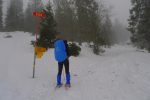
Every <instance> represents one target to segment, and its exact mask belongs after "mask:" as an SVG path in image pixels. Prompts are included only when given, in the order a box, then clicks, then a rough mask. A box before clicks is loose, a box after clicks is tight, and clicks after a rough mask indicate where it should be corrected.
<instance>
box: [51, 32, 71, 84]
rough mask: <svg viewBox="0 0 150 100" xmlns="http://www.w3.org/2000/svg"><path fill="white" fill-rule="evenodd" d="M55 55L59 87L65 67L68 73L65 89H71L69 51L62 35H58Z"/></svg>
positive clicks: (55, 43)
mask: <svg viewBox="0 0 150 100" xmlns="http://www.w3.org/2000/svg"><path fill="white" fill-rule="evenodd" d="M54 54H55V59H56V61H57V62H58V74H57V86H56V87H61V86H62V82H61V75H62V70H63V66H64V67H65V72H66V84H65V87H71V84H70V72H69V51H68V44H67V40H64V39H63V38H62V34H61V33H57V34H56V40H55V41H54Z"/></svg>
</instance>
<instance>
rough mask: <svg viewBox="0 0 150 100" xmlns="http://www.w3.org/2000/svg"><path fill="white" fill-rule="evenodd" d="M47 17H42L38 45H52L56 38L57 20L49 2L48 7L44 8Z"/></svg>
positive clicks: (46, 46)
mask: <svg viewBox="0 0 150 100" xmlns="http://www.w3.org/2000/svg"><path fill="white" fill-rule="evenodd" d="M43 13H44V14H46V17H43V18H41V23H40V32H39V39H38V43H37V44H38V46H40V47H45V48H49V47H52V42H53V40H54V39H55V33H56V22H55V20H54V15H53V10H52V7H51V3H50V2H49V3H48V4H47V6H46V8H44V9H43Z"/></svg>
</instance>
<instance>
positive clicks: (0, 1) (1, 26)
mask: <svg viewBox="0 0 150 100" xmlns="http://www.w3.org/2000/svg"><path fill="white" fill-rule="evenodd" d="M2 2H3V1H2V0H0V31H2V30H3V21H2V15H3V14H2Z"/></svg>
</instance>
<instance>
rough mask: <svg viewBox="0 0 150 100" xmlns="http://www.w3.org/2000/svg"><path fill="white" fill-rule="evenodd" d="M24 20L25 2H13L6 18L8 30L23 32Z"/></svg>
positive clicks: (20, 0)
mask: <svg viewBox="0 0 150 100" xmlns="http://www.w3.org/2000/svg"><path fill="white" fill-rule="evenodd" d="M23 18H24V16H23V0H11V1H10V7H9V8H8V11H7V16H6V30H7V31H18V30H19V31H22V30H23Z"/></svg>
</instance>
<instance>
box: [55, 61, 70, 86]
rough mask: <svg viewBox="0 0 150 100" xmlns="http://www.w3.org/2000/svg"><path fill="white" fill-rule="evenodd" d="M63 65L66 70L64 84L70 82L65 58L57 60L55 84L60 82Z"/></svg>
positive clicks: (67, 63) (67, 62)
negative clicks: (60, 60)
mask: <svg viewBox="0 0 150 100" xmlns="http://www.w3.org/2000/svg"><path fill="white" fill-rule="evenodd" d="M63 65H64V67H65V72H66V84H70V72H69V60H68V59H66V60H65V61H63V62H58V74H57V84H61V74H62V70H63Z"/></svg>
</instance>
